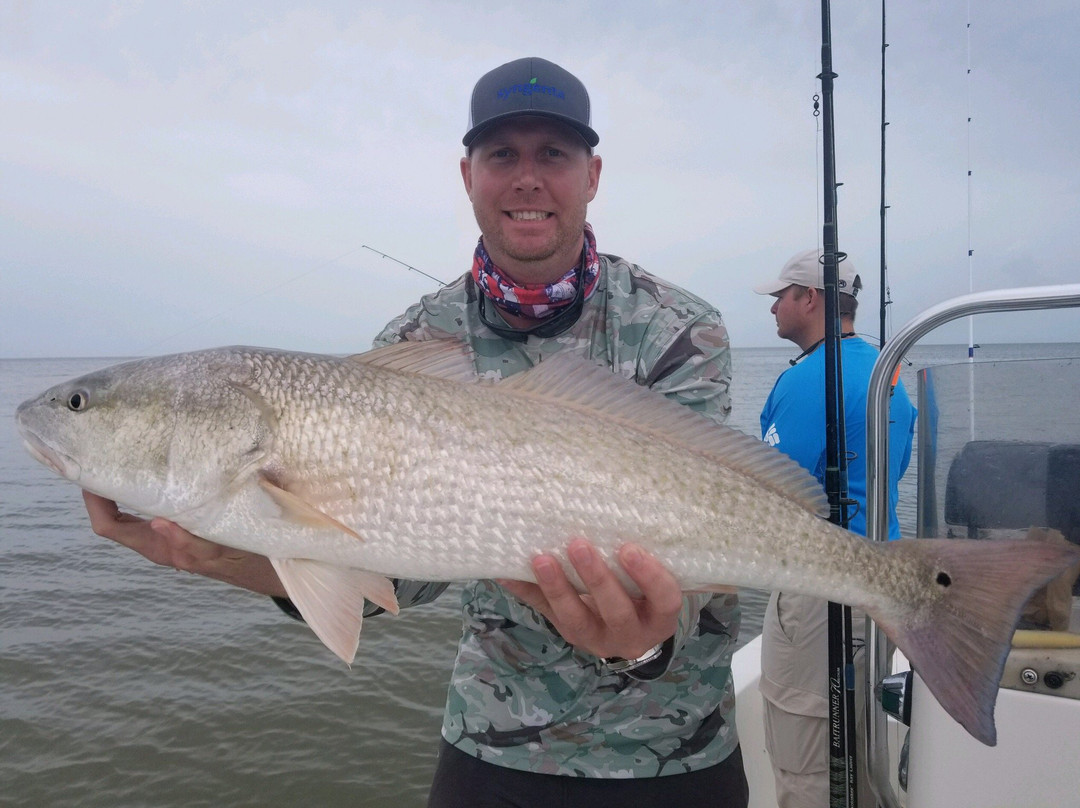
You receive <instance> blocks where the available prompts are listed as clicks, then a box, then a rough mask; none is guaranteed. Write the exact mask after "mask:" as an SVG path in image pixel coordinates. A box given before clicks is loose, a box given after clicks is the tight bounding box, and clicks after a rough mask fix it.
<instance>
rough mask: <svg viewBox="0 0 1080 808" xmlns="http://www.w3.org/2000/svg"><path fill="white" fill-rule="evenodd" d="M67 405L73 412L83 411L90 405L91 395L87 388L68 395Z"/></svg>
mask: <svg viewBox="0 0 1080 808" xmlns="http://www.w3.org/2000/svg"><path fill="white" fill-rule="evenodd" d="M67 405H68V409H69V410H71V411H72V412H81V411H82V410H85V409H86V408H87V407H89V406H90V396H88V395H87V394H86V391H85V390H76V391H74V392H73V393H72V394H71V395H70V396H68V400H67Z"/></svg>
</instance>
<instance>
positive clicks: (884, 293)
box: [878, 0, 892, 349]
mask: <svg viewBox="0 0 1080 808" xmlns="http://www.w3.org/2000/svg"><path fill="white" fill-rule="evenodd" d="M888 47H889V43H888V42H886V41H885V0H881V240H880V244H881V302H880V305H879V306H878V315H879V319H880V326H881V327H880V329H879V333H880V340H879V341H878V348H879V349H880V348H884V347H885V338H886V336H887V332H886V328H885V312H886V309H887V307H888V306H889V305H890V304H891V303H892V301H891V300H889V282H888V273H887V260H886V257H885V212H886V211H887V210H888V209H889V206H888V205H887V204H885V127H887V126H888V125H889V122H888V121H887V120H885V49H886V48H888Z"/></svg>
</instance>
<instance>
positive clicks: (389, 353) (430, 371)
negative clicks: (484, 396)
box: [348, 339, 479, 382]
mask: <svg viewBox="0 0 1080 808" xmlns="http://www.w3.org/2000/svg"><path fill="white" fill-rule="evenodd" d="M348 361H350V362H357V363H359V364H362V365H371V366H372V367H379V368H386V369H388V370H394V371H399V372H401V373H420V374H423V375H425V376H435V377H437V378H440V379H450V380H451V381H457V382H475V381H477V380H478V379H479V376H478V375H477V373H476V365H474V364H473V355H472V351H471V350H470V349H469V347H468V346H467V345H466V344H465V343H464V342H462V341H461V340H458V339H430V340H405V341H404V342H398V343H395V344H393V345H387V346H385V347H382V348H375V349H374V350H371V351H368V352H366V353H362V354H353V355H352V356H350V357H348Z"/></svg>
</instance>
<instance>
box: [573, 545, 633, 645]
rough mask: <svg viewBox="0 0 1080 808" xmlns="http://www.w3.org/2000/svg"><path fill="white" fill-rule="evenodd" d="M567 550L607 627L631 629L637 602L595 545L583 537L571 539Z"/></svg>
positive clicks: (618, 630) (617, 630)
mask: <svg viewBox="0 0 1080 808" xmlns="http://www.w3.org/2000/svg"><path fill="white" fill-rule="evenodd" d="M567 554H568V555H569V556H570V563H571V564H573V565H574V570H575V571H576V572H577V574H578V577H579V578H581V582H582V583H583V584H584V585H585V588H586V589H587V590H588V593H589V595H590V596H591V598H592V602H593V604H594V605H595V608H596V610H597V612H598V613H599V616H600V619H601V620H602V621H603V623H604V624H606V628H607V630H609V631H614V632H620V631H624V630H632V629H635V628H636V627H637V624H638V609H637V606H636V604H635V603H634V601H633V600H632V599H631V597H630V595H629V594H628V593H627V591H626V588H625V587H624V586H623V585H622V583H621V582H620V581H619V579H618V578H617V577H615V573H614V572H613V571H612V570H611V568H610V567H609V566H608V565H607V563H606V562H605V561H604V559H603V558H602V557H601V555H600V553H599V552H598V551H597V550H596V548H595V547H593V545H592V544H590V543H589V542H587V541H585V540H584V539H575V540H574V541H572V542H570V545H569V547H568V548H567ZM575 594H576V592H575ZM579 599H580V598H579Z"/></svg>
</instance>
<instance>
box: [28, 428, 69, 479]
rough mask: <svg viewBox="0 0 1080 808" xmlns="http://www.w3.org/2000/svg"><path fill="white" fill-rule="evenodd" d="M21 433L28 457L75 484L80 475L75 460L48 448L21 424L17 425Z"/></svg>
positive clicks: (47, 445) (50, 447)
mask: <svg viewBox="0 0 1080 808" xmlns="http://www.w3.org/2000/svg"><path fill="white" fill-rule="evenodd" d="M19 431H20V432H21V433H22V438H23V446H25V447H26V451H27V452H29V453H30V456H31V457H32V458H34V459H35V460H36V461H38V462H39V463H41V464H42V465H43V466H47V467H48V468H50V469H52V470H53V471H55V472H56V473H57V474H59V475H60V476H61V477H64V478H65V479H68V480H71V481H72V482H76V481H77V480H78V479H79V477H80V475H81V474H82V467H81V466H80V465H79V464H78V463H76V462H75V460H74V459H73V458H71V457H69V456H68V455H66V454H64V453H63V452H60V451H58V450H57V449H55V448H53V447H52V446H49V444H47V443H45V441H43V440H42V439H41V438H39V437H38V436H37V435H35V434H34V433H33V432H31V431H29V430H28V429H26V428H25V427H23V426H22V424H20V425H19Z"/></svg>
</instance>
